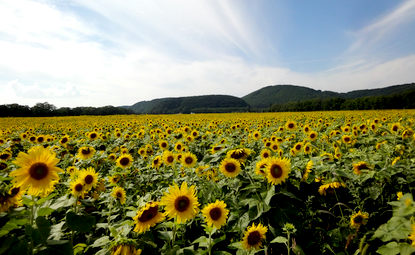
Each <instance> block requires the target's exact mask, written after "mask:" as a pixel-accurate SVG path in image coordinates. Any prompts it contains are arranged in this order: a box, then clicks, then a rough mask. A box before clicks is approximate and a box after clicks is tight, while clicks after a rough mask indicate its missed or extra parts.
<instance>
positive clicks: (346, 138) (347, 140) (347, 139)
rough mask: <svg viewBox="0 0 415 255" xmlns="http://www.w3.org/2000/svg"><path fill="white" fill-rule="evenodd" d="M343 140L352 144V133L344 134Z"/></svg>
mask: <svg viewBox="0 0 415 255" xmlns="http://www.w3.org/2000/svg"><path fill="white" fill-rule="evenodd" d="M342 141H343V143H346V144H350V143H352V137H351V136H350V135H343V136H342Z"/></svg>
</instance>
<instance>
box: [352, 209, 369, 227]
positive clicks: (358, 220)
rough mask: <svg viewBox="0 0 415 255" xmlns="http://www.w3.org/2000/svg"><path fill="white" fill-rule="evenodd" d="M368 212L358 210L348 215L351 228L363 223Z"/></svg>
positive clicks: (367, 216)
mask: <svg viewBox="0 0 415 255" xmlns="http://www.w3.org/2000/svg"><path fill="white" fill-rule="evenodd" d="M368 218H369V214H368V213H366V212H362V211H360V210H359V211H358V212H357V213H355V214H353V215H352V216H351V217H350V227H351V228H360V226H361V225H365V224H366V222H367V219H368Z"/></svg>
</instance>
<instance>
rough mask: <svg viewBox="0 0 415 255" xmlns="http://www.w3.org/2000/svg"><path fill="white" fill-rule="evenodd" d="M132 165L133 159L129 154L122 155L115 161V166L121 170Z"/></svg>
mask: <svg viewBox="0 0 415 255" xmlns="http://www.w3.org/2000/svg"><path fill="white" fill-rule="evenodd" d="M132 164H133V157H132V156H131V155H130V154H122V155H121V156H120V157H119V158H118V159H117V166H119V167H121V168H128V167H130V166H131V165H132Z"/></svg>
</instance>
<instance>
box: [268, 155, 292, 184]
mask: <svg viewBox="0 0 415 255" xmlns="http://www.w3.org/2000/svg"><path fill="white" fill-rule="evenodd" d="M290 171H291V162H290V160H289V159H287V158H276V157H271V158H270V159H269V161H268V164H267V168H266V173H267V178H268V182H269V183H272V184H273V185H278V184H281V183H282V182H285V180H286V179H287V178H288V174H289V173H290Z"/></svg>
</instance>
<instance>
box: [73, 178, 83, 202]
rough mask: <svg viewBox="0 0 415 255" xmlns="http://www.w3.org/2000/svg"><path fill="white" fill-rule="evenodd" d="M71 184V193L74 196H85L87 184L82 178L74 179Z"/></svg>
mask: <svg viewBox="0 0 415 255" xmlns="http://www.w3.org/2000/svg"><path fill="white" fill-rule="evenodd" d="M70 186H71V193H72V195H73V196H74V197H76V198H79V197H81V198H83V197H84V195H85V191H86V189H85V185H84V183H83V181H82V180H81V179H80V178H78V179H76V180H74V181H72V182H71V184H70Z"/></svg>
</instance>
